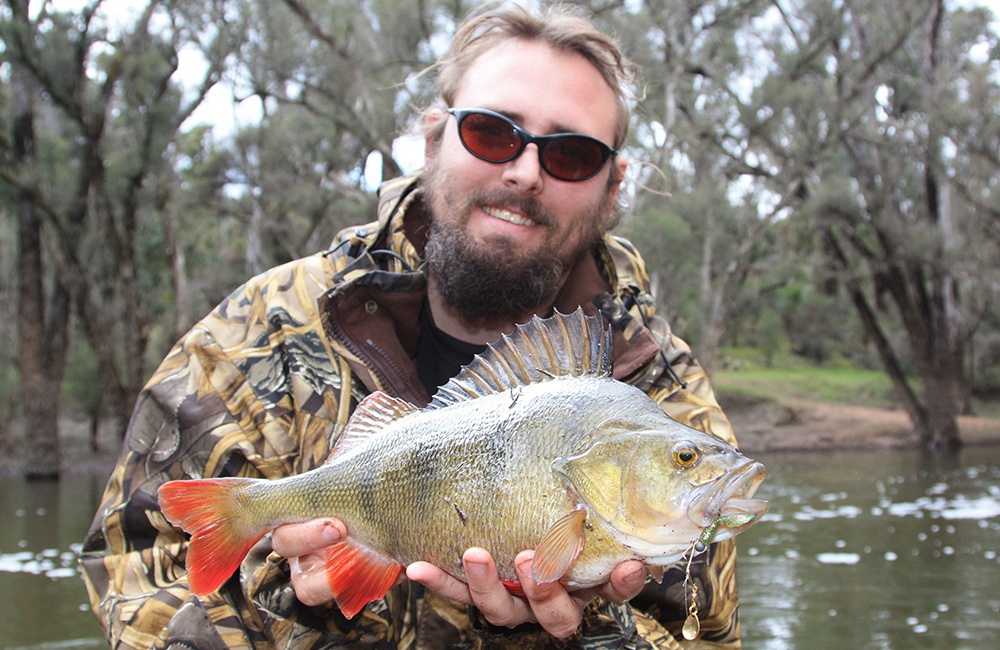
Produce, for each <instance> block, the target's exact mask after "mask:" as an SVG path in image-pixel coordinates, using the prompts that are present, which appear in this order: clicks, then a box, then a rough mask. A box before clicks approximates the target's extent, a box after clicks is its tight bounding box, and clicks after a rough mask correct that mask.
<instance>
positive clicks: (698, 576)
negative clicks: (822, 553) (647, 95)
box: [81, 178, 739, 649]
mask: <svg viewBox="0 0 1000 650" xmlns="http://www.w3.org/2000/svg"><path fill="white" fill-rule="evenodd" d="M421 195H422V192H421V190H420V184H419V179H418V178H416V179H415V178H404V179H398V180H396V181H390V182H388V183H386V184H385V185H384V186H383V187H382V188H381V190H380V196H379V208H378V216H379V219H378V221H377V222H374V223H371V224H368V225H365V226H359V227H354V228H349V229H347V230H345V231H343V232H341V233H340V234H339V235H338V237H337V239H336V240H335V241H334V242H333V245H332V246H331V248H330V249H329V250H328V251H326V252H325V253H322V254H316V255H313V256H311V257H307V258H303V259H300V260H297V261H293V262H290V263H288V264H285V265H283V266H280V267H277V268H274V269H272V270H270V271H267V272H265V273H263V274H262V275H260V276H258V277H256V278H254V279H252V280H250V281H249V282H248V283H247V284H245V285H244V286H243V287H241V288H239V289H238V290H236V291H235V292H234V293H233V294H232V295H230V296H229V297H228V298H226V299H225V300H224V301H223V302H222V303H221V304H220V305H219V306H218V307H217V308H216V309H215V310H214V311H213V312H212V313H210V314H209V315H208V316H207V317H205V318H204V319H203V320H202V321H201V322H199V323H198V324H197V325H195V326H194V327H193V328H192V329H191V330H190V331H189V332H188V333H187V335H185V336H184V337H183V338H182V339H181V340H180V341H179V342H178V343H177V344H176V345H175V347H174V348H173V349H172V350H171V352H170V353H169V354H168V355H167V357H166V359H165V360H164V361H163V363H162V364H161V365H160V367H159V368H158V369H157V371H156V372H155V374H154V375H153V377H152V378H151V379H150V381H149V383H148V384H147V385H146V387H145V388H144V390H143V392H142V394H141V396H140V398H139V400H138V403H137V404H136V407H135V411H134V413H133V415H132V418H131V421H130V422H129V426H128V431H127V435H126V438H125V442H124V444H123V447H122V451H121V456H120V458H119V460H118V463H117V466H116V468H115V470H114V472H113V474H112V476H111V478H110V480H109V482H108V486H107V489H106V492H105V494H104V497H103V502H102V505H101V507H100V510H99V511H98V512H97V515H96V517H95V519H94V523H93V525H92V527H91V529H90V531H89V534H88V536H87V538H86V541H85V543H84V547H83V552H82V556H81V564H82V568H83V574H84V579H85V581H86V584H87V588H88V592H89V596H90V602H91V606H92V607H93V609H94V611H95V613H96V614H97V616H98V618H99V619H100V621H101V624H102V625H103V626H104V628H105V630H106V634H107V636H108V639H109V641H110V643H111V645H112V647H114V648H150V647H155V648H166V647H184V648H219V649H223V648H271V647H280V648H290V649H300V648H341V647H343V648H390V647H392V648H397V647H402V648H445V647H455V648H482V647H531V648H537V647H546V646H550V645H551V646H553V647H565V646H568V647H585V648H618V647H626V646H627V647H640V648H642V647H646V648H649V647H658V648H669V647H690V646H683V644H682V643H681V644H678V641H676V640H675V638H674V635H676V636H677V637H679V636H680V626H681V624H682V622H683V620H684V617H685V616H686V614H687V608H686V605H685V588H684V584H683V582H684V573H683V571H680V570H678V569H671V570H669V571H668V572H667V575H666V578H665V579H664V580H663V582H662V584H661V585H657V584H655V583H650V585H649V586H648V587H647V590H646V591H645V592H644V593H643V594H642V595H641V596H639V597H638V598H637V599H635V600H634V601H633V605H632V606H630V605H627V604H626V605H618V604H615V603H610V602H601V601H595V602H594V603H592V605H591V606H590V607H589V608H588V609H587V611H586V612H585V618H584V622H583V624H582V625H581V627H580V630H579V631H578V632H577V634H576V635H575V636H574V637H572V638H571V639H568V640H566V641H563V642H559V643H556V642H555V641H554V640H553V639H552V638H551V637H548V636H547V635H546V634H545V633H544V631H541V630H540V629H531V628H530V626H522V627H520V628H516V629H514V630H506V629H498V628H493V627H492V626H490V625H488V624H487V623H485V621H484V620H483V619H482V618H481V615H479V614H478V612H477V611H475V609H474V608H469V607H466V606H464V605H459V604H457V603H455V602H452V601H446V600H444V599H442V598H440V597H438V596H436V595H435V594H433V593H429V592H425V591H424V590H423V588H422V587H421V586H420V585H416V584H414V583H408V582H406V581H404V582H403V583H402V584H400V585H398V586H397V587H394V588H393V589H392V590H390V592H389V593H388V594H387V596H386V597H385V598H384V599H383V600H380V601H377V602H375V603H371V604H370V605H369V606H368V607H367V608H366V609H365V610H364V611H363V612H362V614H360V615H359V616H357V617H355V618H354V619H352V620H350V621H348V620H346V619H345V618H344V617H343V616H342V615H341V614H340V612H339V611H338V610H337V609H336V607H335V606H326V607H307V606H305V605H303V604H302V603H300V602H299V601H298V600H297V599H296V598H295V594H294V592H293V590H292V589H291V587H290V583H289V573H288V565H287V562H286V561H285V560H284V559H283V558H281V557H279V556H277V555H276V554H273V553H271V552H270V548H269V545H268V544H269V543H268V538H266V537H265V539H264V540H262V541H261V542H260V543H259V544H258V545H257V546H256V547H255V548H254V549H253V550H252V551H251V553H250V554H249V555H248V556H247V559H246V560H245V561H244V563H243V565H242V567H241V569H240V571H239V572H237V574H236V575H234V577H233V578H232V579H230V580H229V581H228V582H227V583H226V584H225V585H224V586H223V587H222V588H221V589H220V590H219V591H217V592H215V593H213V594H212V595H210V596H208V597H204V598H201V599H199V598H197V597H194V596H192V595H191V594H190V593H189V590H188V585H187V580H186V574H185V568H184V560H185V553H186V545H187V538H186V536H185V535H184V534H183V533H182V532H181V531H180V530H178V529H176V528H174V527H173V526H171V525H170V524H169V523H168V522H167V521H166V519H165V518H164V517H163V515H162V514H161V513H160V511H159V508H158V505H157V502H156V491H157V488H159V486H160V485H162V484H163V483H164V482H166V481H170V480H174V479H183V478H191V477H209V476H250V477H264V478H268V479H274V478H279V477H283V476H288V475H291V474H297V473H300V472H304V471H307V470H310V469H313V468H315V467H317V466H318V465H320V464H322V463H323V461H324V460H325V459H326V457H327V455H328V454H329V452H330V449H331V447H332V446H333V443H334V442H335V441H336V440H337V437H338V436H339V435H340V433H341V431H342V430H343V428H344V426H345V424H346V423H347V421H348V418H349V417H350V415H351V413H352V411H353V410H354V408H355V407H356V406H357V404H358V402H359V401H360V400H361V399H362V398H363V397H364V396H365V395H367V394H368V393H370V392H372V391H374V390H383V391H386V392H388V393H391V394H393V395H396V396H398V397H401V398H404V399H406V400H409V401H411V402H413V403H415V404H418V405H423V404H425V403H426V402H427V401H428V400H429V396H428V395H427V393H426V391H425V390H424V389H423V387H422V386H421V384H420V381H419V380H418V377H417V372H416V368H415V366H414V363H413V361H412V357H413V356H414V353H415V350H416V345H417V335H418V315H419V311H420V308H421V304H422V302H423V300H424V297H425V295H426V289H425V277H424V275H423V273H422V272H421V270H420V265H421V259H420V252H421V251H422V250H423V242H424V234H425V233H426V230H427V217H426V213H425V211H424V209H423V202H422V199H421ZM584 258H585V259H583V260H582V261H581V262H580V263H579V265H578V267H577V268H576V269H574V272H573V273H572V274H571V276H570V278H571V280H570V282H568V283H567V285H566V287H565V288H564V290H563V291H562V293H561V294H560V296H559V298H558V300H557V301H556V308H558V309H559V310H560V311H562V312H564V313H569V312H571V311H573V310H574V309H575V308H576V307H577V306H578V305H583V306H584V308H585V310H586V311H587V312H588V313H591V314H593V313H596V311H597V310H600V311H602V312H603V313H604V316H605V317H606V318H607V319H608V320H609V321H610V322H611V323H612V326H613V328H614V336H615V366H614V369H615V375H616V377H618V378H620V379H622V380H624V381H628V382H630V383H633V384H635V385H637V386H639V387H641V388H642V389H643V390H645V391H646V392H647V393H648V394H649V395H650V396H652V398H653V399H654V400H656V401H657V402H658V403H660V404H661V405H662V408H663V409H664V410H665V411H666V412H667V413H668V414H669V415H671V416H673V417H674V418H676V419H678V420H680V421H682V422H686V423H688V424H690V425H692V426H694V427H696V428H698V429H701V430H703V431H708V432H710V433H713V434H715V435H717V436H719V437H721V438H723V439H725V440H727V441H729V442H734V438H733V432H732V428H731V427H730V425H729V423H728V421H727V419H726V418H725V416H724V415H723V413H722V411H721V410H720V408H719V406H718V404H717V402H716V399H715V396H714V394H713V392H712V389H711V387H710V385H709V382H708V379H707V378H706V376H705V374H704V372H703V371H702V370H701V368H700V367H699V366H698V365H697V362H696V361H695V360H694V359H693V358H692V356H691V353H690V350H689V349H688V347H687V346H686V344H685V343H684V342H683V341H681V340H680V339H678V338H677V337H675V336H673V335H672V334H671V333H670V331H669V328H668V326H667V323H666V321H665V320H664V319H663V318H662V317H659V316H657V315H656V314H655V308H654V303H653V299H652V297H651V296H650V295H649V293H648V285H649V282H648V277H647V273H646V270H645V267H644V263H643V261H642V259H641V258H640V257H639V255H638V254H637V252H636V251H635V250H634V249H633V248H632V246H631V245H630V244H629V243H627V242H625V241H624V240H622V239H619V238H615V237H611V236H607V237H605V238H604V240H603V241H602V243H601V245H600V246H598V247H597V250H595V251H594V254H593V255H592V256H591V255H587V256H584ZM661 342H662V349H663V352H664V354H661V352H660V347H661ZM667 360H668V361H669V363H670V365H671V366H672V370H673V371H674V372H675V373H676V374H677V375H678V376H679V378H681V379H682V380H683V381H685V382H686V383H687V388H686V389H681V388H680V386H679V384H678V383H677V381H676V379H675V378H674V377H673V375H672V374H671V373H669V372H665V369H666V368H667V366H666V363H665V361H667ZM735 555H736V554H735V546H734V544H733V543H732V541H728V542H721V543H717V544H713V545H712V546H711V547H710V551H709V553H706V554H702V555H700V556H698V557H697V558H696V560H695V562H694V565H693V566H692V569H691V571H692V576H693V579H694V580H696V581H697V582H698V604H699V609H700V614H701V619H702V630H703V632H702V638H701V640H700V641H699V643H700V644H701V645H700V646H699V647H738V646H739V621H738V616H737V607H736V604H737V595H736V581H735ZM526 627H527V629H525V628H526Z"/></svg>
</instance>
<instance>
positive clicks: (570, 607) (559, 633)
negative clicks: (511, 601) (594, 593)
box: [514, 551, 589, 639]
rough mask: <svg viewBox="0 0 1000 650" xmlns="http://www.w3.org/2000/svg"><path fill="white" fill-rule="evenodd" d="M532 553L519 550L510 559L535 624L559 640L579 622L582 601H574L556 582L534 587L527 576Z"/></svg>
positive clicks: (531, 580)
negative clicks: (514, 556)
mask: <svg viewBox="0 0 1000 650" xmlns="http://www.w3.org/2000/svg"><path fill="white" fill-rule="evenodd" d="M534 555H535V553H534V551H522V552H521V553H518V555H517V557H516V558H514V567H515V569H516V570H517V576H518V579H519V580H520V581H521V589H523V590H524V596H525V598H527V599H528V603H529V605H530V607H531V611H532V613H533V614H534V616H535V618H536V620H537V621H538V624H539V625H541V626H542V627H543V628H544V629H545V631H546V632H548V633H549V634H551V635H552V636H554V637H556V638H558V639H563V638H566V637H568V636H569V635H571V634H573V633H574V632H575V631H576V629H577V628H578V627H580V623H581V622H582V621H583V607H584V606H585V605H586V602H583V603H581V602H579V601H577V600H576V599H574V598H573V597H572V596H571V595H570V594H569V592H567V591H566V589H565V587H563V586H562V584H560V583H559V582H558V581H555V582H546V583H543V584H538V583H537V582H535V581H534V579H533V578H532V577H531V562H532V560H533V559H534ZM588 600H589V599H588Z"/></svg>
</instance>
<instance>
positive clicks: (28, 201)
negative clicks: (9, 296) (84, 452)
mask: <svg viewBox="0 0 1000 650" xmlns="http://www.w3.org/2000/svg"><path fill="white" fill-rule="evenodd" d="M8 4H9V8H10V12H11V18H10V21H9V23H8V24H7V25H6V30H5V31H6V33H7V34H9V35H12V36H14V37H15V38H18V37H22V38H23V36H24V35H26V34H28V33H30V31H31V24H30V20H29V18H28V0H11V2H9V3H8ZM5 40H6V39H5ZM10 87H11V115H10V124H11V128H10V134H11V141H10V142H9V143H5V144H6V145H7V147H9V148H8V150H7V152H5V153H7V154H8V157H9V159H10V161H11V163H12V164H13V165H15V166H17V167H33V166H34V163H35V156H36V149H35V110H36V109H35V103H36V97H37V95H38V85H37V84H36V83H35V79H34V78H33V76H32V74H31V70H30V68H29V67H28V66H27V65H25V64H23V63H21V62H18V61H16V60H15V61H13V62H12V64H11V84H10ZM40 186H41V180H40V178H39V177H38V176H29V177H28V178H26V179H25V180H24V182H22V183H19V184H16V185H14V187H13V197H12V198H13V204H14V206H15V208H14V209H15V211H16V213H17V241H18V247H17V260H18V262H17V266H18V293H17V324H18V329H17V331H18V359H17V365H18V371H19V375H20V401H21V405H22V409H23V413H24V426H25V429H26V430H27V431H30V432H32V434H33V436H34V440H33V442H32V444H31V445H30V446H29V447H28V449H29V453H28V459H27V466H26V473H27V475H28V477H29V478H49V477H54V476H58V474H59V438H58V422H57V415H58V412H59V408H58V404H59V384H60V382H61V380H62V375H63V372H64V369H65V365H66V342H67V332H68V321H69V295H68V292H67V290H66V287H65V285H64V284H63V282H62V281H61V280H60V279H58V278H57V279H55V280H54V281H53V282H52V283H51V289H50V290H49V292H48V293H47V292H46V287H45V280H46V278H45V273H44V261H43V243H42V219H41V216H40V214H39V212H40V211H39V209H38V207H37V206H36V204H35V201H36V197H37V196H38V193H39V191H40Z"/></svg>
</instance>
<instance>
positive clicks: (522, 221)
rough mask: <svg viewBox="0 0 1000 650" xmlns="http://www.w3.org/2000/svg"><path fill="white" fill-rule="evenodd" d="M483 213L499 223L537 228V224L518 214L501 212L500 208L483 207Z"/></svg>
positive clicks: (506, 211) (507, 211)
mask: <svg viewBox="0 0 1000 650" xmlns="http://www.w3.org/2000/svg"><path fill="white" fill-rule="evenodd" d="M483 212H485V213H486V214H488V215H490V216H491V217H493V218H495V219H500V220H501V221H506V222H507V223H512V224H515V225H518V226H537V225H538V222H537V221H535V220H533V219H529V218H527V217H526V216H524V215H523V214H518V213H516V212H511V211H510V210H502V209H500V208H494V207H483Z"/></svg>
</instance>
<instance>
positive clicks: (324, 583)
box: [271, 519, 347, 606]
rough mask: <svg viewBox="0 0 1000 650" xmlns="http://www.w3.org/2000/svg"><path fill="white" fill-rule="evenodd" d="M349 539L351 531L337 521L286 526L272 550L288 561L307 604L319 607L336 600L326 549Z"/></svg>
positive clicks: (293, 581) (298, 593)
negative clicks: (328, 570) (329, 574)
mask: <svg viewBox="0 0 1000 650" xmlns="http://www.w3.org/2000/svg"><path fill="white" fill-rule="evenodd" d="M346 536H347V529H346V528H345V527H344V524H343V523H341V522H340V521H338V520H336V519H317V520H313V521H307V522H305V523H301V524H285V525H283V526H279V527H278V528H275V529H274V531H273V532H272V533H271V548H272V549H273V550H274V551H275V552H276V553H278V554H279V555H283V556H284V557H287V558H288V569H289V574H290V576H291V584H292V589H294V590H295V596H296V598H298V599H299V601H301V602H302V603H303V604H305V605H309V606H315V605H322V604H325V603H328V602H330V601H331V600H333V592H332V591H331V590H330V583H329V581H328V580H327V576H326V555H325V553H324V551H323V549H325V548H326V547H327V546H330V545H331V544H335V543H336V542H338V541H340V540H341V539H344V538H345V537H346Z"/></svg>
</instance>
